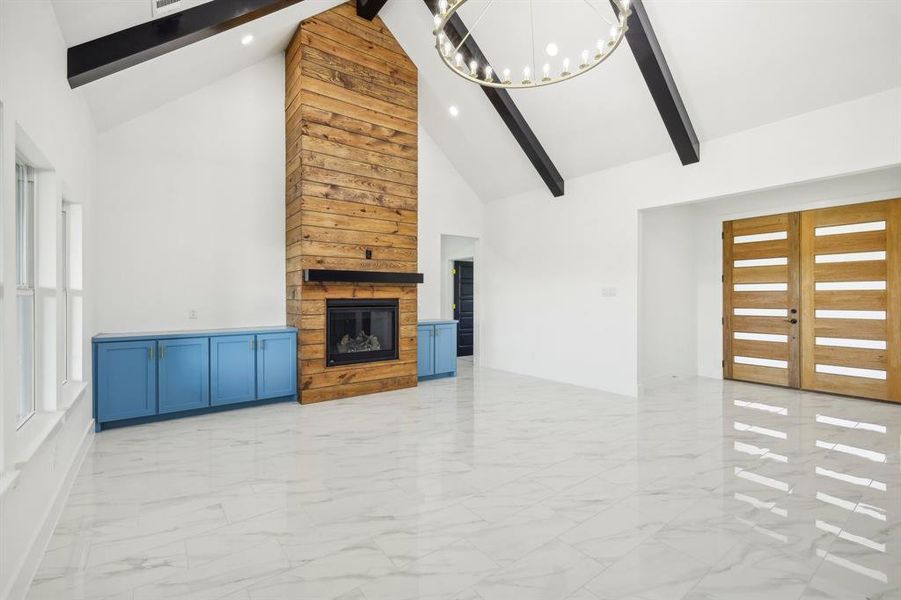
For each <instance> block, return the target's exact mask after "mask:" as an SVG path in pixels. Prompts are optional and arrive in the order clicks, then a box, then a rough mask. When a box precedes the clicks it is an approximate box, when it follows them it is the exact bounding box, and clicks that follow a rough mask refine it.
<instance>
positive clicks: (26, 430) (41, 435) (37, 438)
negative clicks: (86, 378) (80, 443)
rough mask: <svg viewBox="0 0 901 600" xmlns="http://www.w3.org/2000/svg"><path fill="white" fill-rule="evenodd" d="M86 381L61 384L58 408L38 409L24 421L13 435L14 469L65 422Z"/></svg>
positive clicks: (32, 454) (30, 456) (33, 453)
mask: <svg viewBox="0 0 901 600" xmlns="http://www.w3.org/2000/svg"><path fill="white" fill-rule="evenodd" d="M86 388H87V383H85V382H83V381H72V382H69V383H67V384H66V385H64V386H62V390H61V391H60V396H59V399H60V403H61V406H60V410H55V411H43V412H42V411H38V412H36V413H35V414H34V415H32V417H31V418H30V419H29V420H28V421H27V422H25V423H24V424H23V425H22V426H21V427H20V428H19V430H18V431H17V432H16V436H15V438H16V439H15V450H14V453H13V457H12V458H13V461H12V468H13V469H14V470H16V471H18V470H20V469H21V468H22V467H24V466H25V465H27V464H28V462H29V461H31V459H32V458H34V455H35V454H36V453H37V452H38V451H39V450H40V448H41V446H43V445H44V443H45V442H46V441H47V440H48V439H50V438H51V437H52V436H53V435H54V433H55V432H56V431H57V429H59V427H60V425H61V424H62V423H65V421H66V416H67V415H68V412H69V409H70V408H72V405H73V404H75V402H76V401H77V400H78V399H79V398H80V397H81V396H82V395H83V394H84V390H85V389H86Z"/></svg>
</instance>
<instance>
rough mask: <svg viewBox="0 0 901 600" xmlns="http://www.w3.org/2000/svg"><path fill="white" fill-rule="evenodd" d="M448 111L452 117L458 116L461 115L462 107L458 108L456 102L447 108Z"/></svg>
mask: <svg viewBox="0 0 901 600" xmlns="http://www.w3.org/2000/svg"><path fill="white" fill-rule="evenodd" d="M447 112H449V113H450V114H451V116H452V117H456V116H459V114H460V109H459V108H457V106H456V105H455V104H452V105H451V107H450V108H448V109H447Z"/></svg>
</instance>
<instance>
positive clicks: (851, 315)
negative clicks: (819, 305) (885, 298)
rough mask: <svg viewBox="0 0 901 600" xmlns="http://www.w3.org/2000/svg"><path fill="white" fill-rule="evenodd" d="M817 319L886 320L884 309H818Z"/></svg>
mask: <svg viewBox="0 0 901 600" xmlns="http://www.w3.org/2000/svg"><path fill="white" fill-rule="evenodd" d="M816 318H817V319H873V320H876V321H885V311H884V310H820V309H817V310H816Z"/></svg>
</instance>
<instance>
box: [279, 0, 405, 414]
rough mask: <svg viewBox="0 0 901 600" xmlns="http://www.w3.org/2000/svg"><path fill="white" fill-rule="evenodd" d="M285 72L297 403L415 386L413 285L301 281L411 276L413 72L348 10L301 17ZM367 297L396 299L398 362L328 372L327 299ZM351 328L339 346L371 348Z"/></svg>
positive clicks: (380, 33) (395, 47)
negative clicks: (345, 274) (314, 274)
mask: <svg viewBox="0 0 901 600" xmlns="http://www.w3.org/2000/svg"><path fill="white" fill-rule="evenodd" d="M285 67H286V77H285V94H286V97H285V122H286V150H287V153H286V165H287V168H286V177H287V185H286V190H287V198H286V201H287V207H286V219H287V227H286V229H287V265H286V271H287V293H288V322H289V323H290V324H292V325H294V326H296V327H297V328H298V329H299V330H300V332H299V335H298V344H299V349H298V350H299V352H298V355H299V364H298V369H299V374H298V378H297V380H298V387H299V394H300V401H301V402H303V403H309V402H319V401H322V400H331V399H335V398H344V397H348V396H355V395H360V394H367V393H372V392H377V391H384V390H393V389H399V388H404V387H412V386H415V385H416V300H417V288H416V285H415V284H381V283H379V284H374V283H359V282H343V283H337V282H335V283H331V282H305V281H304V277H303V271H304V270H305V269H337V270H343V271H390V272H402V273H415V272H416V270H417V250H416V248H417V245H416V244H417V89H416V86H417V74H416V67H415V66H414V65H413V62H412V61H411V60H410V59H409V57H407V55H406V53H404V51H403V49H402V48H401V47H400V44H398V43H397V41H396V40H395V39H394V37H393V36H392V35H391V32H390V31H389V30H388V28H387V27H386V26H385V24H384V23H382V21H381V19H379V18H375V19H374V20H373V21H371V22H370V21H367V20H365V19H361V18H359V17H357V15H356V8H355V5H354V4H353V3H352V2H351V3H347V4H342V5H340V6H337V7H335V8H333V9H331V10H329V11H326V12H324V13H321V14H319V15H317V16H315V17H313V18H311V19H308V20H306V21H303V22H302V23H301V24H300V26H299V27H298V28H297V32H296V33H295V34H294V37H293V39H292V40H291V43H290V45H289V46H288V50H287V53H286V57H285ZM363 298H372V299H396V300H397V301H398V308H399V311H398V316H397V324H396V325H397V336H396V337H397V344H398V352H397V355H398V357H397V358H393V355H392V356H391V357H389V358H388V359H387V360H382V361H376V362H363V363H359V364H351V365H345V364H338V365H336V366H329V365H328V364H327V361H326V357H327V355H329V352H328V351H327V346H326V344H327V343H328V339H329V336H328V329H327V328H328V323H327V311H326V306H327V302H328V301H329V300H346V299H363ZM359 322H360V323H361V325H360V328H361V331H360V332H359V333H361V334H364V335H363V336H362V337H359V339H360V340H363V342H360V343H357V344H351V343H348V341H346V342H345V344H344V346H343V347H342V349H343V350H345V351H346V350H347V348H357V347H364V346H365V345H366V344H370V345H371V343H370V342H368V341H367V340H368V338H369V337H370V336H372V335H373V333H372V331H368V332H367V331H363V329H365V328H367V327H371V325H370V324H369V323H370V322H369V321H367V320H366V317H361V318H360V320H359ZM342 326H344V327H346V326H347V324H346V323H345V324H344V325H342ZM339 337H343V336H339ZM353 339H354V335H350V338H349V340H351V341H352V340H353ZM364 342H365V343H364ZM361 344H362V345H361ZM366 347H368V346H366ZM340 351H341V349H337V348H335V349H332V354H335V353H337V352H340Z"/></svg>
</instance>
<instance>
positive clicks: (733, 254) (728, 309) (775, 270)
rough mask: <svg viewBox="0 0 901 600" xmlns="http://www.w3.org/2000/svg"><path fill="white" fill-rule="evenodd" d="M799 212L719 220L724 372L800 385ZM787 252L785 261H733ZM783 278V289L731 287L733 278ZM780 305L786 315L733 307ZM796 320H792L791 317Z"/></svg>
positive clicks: (780, 280) (737, 281) (729, 376)
mask: <svg viewBox="0 0 901 600" xmlns="http://www.w3.org/2000/svg"><path fill="white" fill-rule="evenodd" d="M800 219H801V217H800V214H799V213H785V214H781V215H767V216H763V217H752V218H748V219H740V220H737V221H727V222H725V223H723V312H724V319H723V377H725V378H726V379H741V380H743V381H757V382H759V383H768V384H774V385H784V386H790V387H799V386H800V383H801V366H800V326H799V324H798V319H797V316H798V315H797V312H798V309H799V303H800V297H799V285H800V281H799V278H800V268H799V255H800V239H799V237H798V233H799V226H800ZM782 231H784V232H786V233H787V234H786V238H785V239H781V240H763V241H756V242H744V241H742V242H741V243H738V244H736V243H735V238H736V237H739V236H745V235H757V234H761V233H772V232H782ZM774 257H785V258H787V259H788V261H787V262H788V264H786V265H779V266H762V267H735V265H734V261H736V260H745V259H756V258H774ZM747 283H787V284H788V286H787V288H788V289H787V290H785V291H735V285H736V284H747ZM739 308H741V309H784V310H786V311H787V312H788V315H789V316H788V318H785V317H754V316H736V315H735V314H734V310H735V309H739ZM792 321H794V322H792ZM735 332H743V333H769V334H778V335H785V336H787V341H786V342H768V341H767V342H765V341H758V340H743V339H734V334H735ZM736 356H744V357H749V358H766V359H772V360H783V361H786V362H787V363H788V368H787V369H775V368H772V367H761V366H756V365H745V364H740V363H735V362H734V359H735V357H736Z"/></svg>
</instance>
